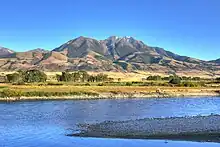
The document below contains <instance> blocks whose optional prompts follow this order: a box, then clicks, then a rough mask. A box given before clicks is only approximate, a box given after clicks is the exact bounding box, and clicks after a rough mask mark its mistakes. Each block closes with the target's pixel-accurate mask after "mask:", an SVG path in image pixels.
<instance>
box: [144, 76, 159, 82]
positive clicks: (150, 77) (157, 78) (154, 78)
mask: <svg viewBox="0 0 220 147" xmlns="http://www.w3.org/2000/svg"><path fill="white" fill-rule="evenodd" d="M147 80H151V81H160V80H161V76H149V77H148V78H147Z"/></svg>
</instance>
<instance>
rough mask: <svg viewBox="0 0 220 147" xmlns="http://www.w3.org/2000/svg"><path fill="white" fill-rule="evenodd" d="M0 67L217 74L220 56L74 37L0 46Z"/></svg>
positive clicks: (126, 39)
mask: <svg viewBox="0 0 220 147" xmlns="http://www.w3.org/2000/svg"><path fill="white" fill-rule="evenodd" d="M0 58H1V62H0V70H2V71H11V70H19V69H27V68H28V69H29V68H36V69H41V70H44V71H64V70H69V71H71V70H72V71H74V70H88V71H120V72H127V71H129V72H132V71H136V70H142V71H148V72H154V73H155V72H156V73H164V74H172V73H190V72H193V73H197V72H200V73H201V72H203V73H204V74H206V75H209V76H212V75H216V74H217V75H218V74H219V73H220V59H217V60H214V61H203V60H199V59H195V58H191V57H187V56H180V55H177V54H175V53H172V52H170V51H167V50H165V49H163V48H159V47H151V46H148V45H146V44H144V43H143V42H142V41H139V40H136V39H135V38H133V37H130V36H126V37H117V36H111V37H109V38H107V39H105V40H96V39H93V38H88V37H83V36H81V37H78V38H75V39H73V40H70V41H68V42H66V43H64V44H62V45H61V46H59V47H57V48H55V49H53V50H52V51H48V50H45V49H40V48H38V49H34V50H30V51H27V52H15V51H13V50H10V49H7V48H4V47H0Z"/></svg>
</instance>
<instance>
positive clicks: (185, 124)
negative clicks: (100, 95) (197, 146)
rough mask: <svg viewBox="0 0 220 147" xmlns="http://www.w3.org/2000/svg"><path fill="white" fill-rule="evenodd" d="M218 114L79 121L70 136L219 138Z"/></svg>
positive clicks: (176, 138)
mask: <svg viewBox="0 0 220 147" xmlns="http://www.w3.org/2000/svg"><path fill="white" fill-rule="evenodd" d="M219 121H220V116H219V115H210V116H194V117H174V118H152V119H150V118H146V119H140V120H128V121H117V122H114V121H107V122H103V123H98V124H81V125H79V128H80V133H76V134H71V135H69V136H79V137H102V138H126V139H129V138H131V139H170V140H188V141H202V142H220V138H219V136H220V133H219V131H220V124H219Z"/></svg>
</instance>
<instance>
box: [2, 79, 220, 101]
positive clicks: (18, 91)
mask: <svg viewBox="0 0 220 147" xmlns="http://www.w3.org/2000/svg"><path fill="white" fill-rule="evenodd" d="M219 94H220V87H169V86H138V85H137V86H97V85H90V86H85V85H84V86H83V85H80V86H76V85H74V84H68V83H66V84H64V85H47V84H39V83H38V84H26V85H13V84H0V97H2V98H0V100H23V99H24V100H26V99H43V98H46V99H48V98H49V99H64V98H65V99H66V98H67V99H79V98H80V99H92V98H95V99H97V98H138V97H146V98H152V97H155V98H156V97H161V98H163V97H185V96H219Z"/></svg>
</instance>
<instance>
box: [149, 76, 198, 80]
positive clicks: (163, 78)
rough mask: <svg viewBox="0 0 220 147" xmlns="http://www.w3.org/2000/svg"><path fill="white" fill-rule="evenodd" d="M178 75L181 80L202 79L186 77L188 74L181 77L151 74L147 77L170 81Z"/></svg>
mask: <svg viewBox="0 0 220 147" xmlns="http://www.w3.org/2000/svg"><path fill="white" fill-rule="evenodd" d="M176 77H178V78H179V79H180V80H184V81H189V80H192V81H200V80H202V79H201V78H200V77H186V76H183V77H179V76H176V75H174V76H169V77H161V76H158V75H156V76H149V77H147V80H150V81H161V80H164V81H170V80H171V79H173V78H176Z"/></svg>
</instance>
